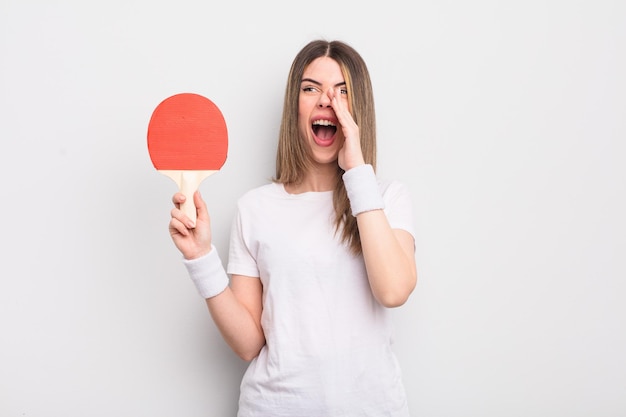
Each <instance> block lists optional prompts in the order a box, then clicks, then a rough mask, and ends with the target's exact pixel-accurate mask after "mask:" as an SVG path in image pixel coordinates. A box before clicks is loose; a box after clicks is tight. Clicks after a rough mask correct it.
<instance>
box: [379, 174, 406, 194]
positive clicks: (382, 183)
mask: <svg viewBox="0 0 626 417" xmlns="http://www.w3.org/2000/svg"><path fill="white" fill-rule="evenodd" d="M378 188H379V189H380V192H381V194H382V195H383V197H385V196H391V195H397V194H405V195H408V194H409V188H408V187H407V185H406V184H405V183H404V182H402V181H400V180H396V179H380V178H379V179H378Z"/></svg>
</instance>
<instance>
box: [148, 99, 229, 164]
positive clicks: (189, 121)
mask: <svg viewBox="0 0 626 417" xmlns="http://www.w3.org/2000/svg"><path fill="white" fill-rule="evenodd" d="M227 151H228V132H227V130H226V122H225V121H224V117H223V116H222V113H221V112H220V110H219V109H218V108H217V106H216V105H215V104H214V103H213V102H212V101H211V100H209V99H208V98H206V97H203V96H201V95H198V94H192V93H182V94H176V95H174V96H171V97H169V98H167V99H165V100H163V101H162V102H161V103H160V104H159V105H158V106H157V108H156V109H155V110H154V112H153V113H152V117H151V118H150V123H149V125H148V152H149V153H150V159H151V160H152V164H153V165H154V167H155V168H156V169H157V170H192V171H207V170H219V169H220V168H222V166H223V165H224V162H225V161H226V154H227Z"/></svg>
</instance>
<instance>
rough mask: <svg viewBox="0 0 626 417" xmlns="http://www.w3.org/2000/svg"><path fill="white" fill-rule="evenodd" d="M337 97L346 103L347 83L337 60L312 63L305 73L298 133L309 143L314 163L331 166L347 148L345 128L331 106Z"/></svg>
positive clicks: (326, 58)
mask: <svg viewBox="0 0 626 417" xmlns="http://www.w3.org/2000/svg"><path fill="white" fill-rule="evenodd" d="M334 95H336V96H338V97H340V98H341V100H345V104H346V106H347V105H348V104H347V100H348V94H347V90H346V83H345V80H344V78H343V74H342V73H341V68H340V67H339V64H338V63H337V61H335V60H333V59H332V58H328V57H320V58H317V59H315V60H314V61H312V62H311V63H310V64H309V65H308V66H307V67H306V68H305V70H304V73H303V74H302V82H301V84H300V96H299V100H298V130H299V132H300V137H301V138H302V139H303V140H304V141H305V142H306V143H307V146H308V147H309V149H310V152H311V156H312V157H313V161H314V162H317V163H319V164H328V163H331V162H334V161H336V160H337V155H338V153H339V150H340V149H341V147H342V146H343V141H344V137H343V134H342V132H341V127H340V126H339V122H338V120H337V116H335V111H334V110H333V108H332V107H331V97H333V96H334Z"/></svg>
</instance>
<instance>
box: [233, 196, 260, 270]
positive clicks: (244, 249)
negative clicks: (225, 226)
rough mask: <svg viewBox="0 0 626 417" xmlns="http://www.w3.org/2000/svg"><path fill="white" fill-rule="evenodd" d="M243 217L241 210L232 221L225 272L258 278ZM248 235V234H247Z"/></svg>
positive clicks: (239, 209)
mask: <svg viewBox="0 0 626 417" xmlns="http://www.w3.org/2000/svg"><path fill="white" fill-rule="evenodd" d="M244 217H245V216H244V215H243V214H242V212H241V208H238V210H237V214H236V215H235V217H234V219H233V223H232V225H231V231H230V247H229V253H228V265H227V267H226V272H228V273H229V274H231V275H232V274H235V275H245V276H249V277H259V276H260V274H259V269H258V267H257V263H256V259H255V257H254V256H253V255H252V253H251V251H250V247H249V239H250V237H249V236H246V227H245V219H244ZM248 234H249V233H248Z"/></svg>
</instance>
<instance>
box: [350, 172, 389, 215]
mask: <svg viewBox="0 0 626 417" xmlns="http://www.w3.org/2000/svg"><path fill="white" fill-rule="evenodd" d="M343 183H344V185H345V186H346V192H347V193H348V199H349V200H350V208H351V209H352V215H353V216H355V217H356V216H357V215H358V214H361V213H363V212H365V211H371V210H379V209H384V208H385V202H384V201H383V196H382V195H381V194H380V189H379V188H378V181H377V180H376V174H375V173H374V168H373V167H372V166H371V165H370V164H363V165H359V166H357V167H354V168H351V169H349V170H347V171H346V172H344V173H343Z"/></svg>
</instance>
